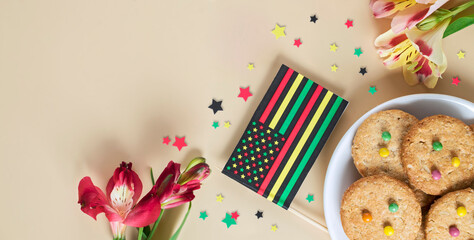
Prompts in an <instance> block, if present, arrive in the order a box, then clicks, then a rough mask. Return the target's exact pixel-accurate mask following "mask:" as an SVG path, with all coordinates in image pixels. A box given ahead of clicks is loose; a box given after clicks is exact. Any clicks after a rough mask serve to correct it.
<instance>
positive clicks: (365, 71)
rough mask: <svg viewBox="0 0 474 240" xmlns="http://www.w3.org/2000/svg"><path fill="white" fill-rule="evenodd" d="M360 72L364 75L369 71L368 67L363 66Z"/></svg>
mask: <svg viewBox="0 0 474 240" xmlns="http://www.w3.org/2000/svg"><path fill="white" fill-rule="evenodd" d="M359 73H360V74H362V76H364V75H365V74H366V73H367V68H365V67H361V68H360V71H359Z"/></svg>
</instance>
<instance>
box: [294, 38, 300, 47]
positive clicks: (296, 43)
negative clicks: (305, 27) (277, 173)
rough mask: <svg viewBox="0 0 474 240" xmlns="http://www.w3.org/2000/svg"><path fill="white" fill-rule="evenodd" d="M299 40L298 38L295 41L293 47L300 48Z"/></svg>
mask: <svg viewBox="0 0 474 240" xmlns="http://www.w3.org/2000/svg"><path fill="white" fill-rule="evenodd" d="M301 44H302V43H301V38H298V39H295V43H293V45H295V46H297V47H300V45H301Z"/></svg>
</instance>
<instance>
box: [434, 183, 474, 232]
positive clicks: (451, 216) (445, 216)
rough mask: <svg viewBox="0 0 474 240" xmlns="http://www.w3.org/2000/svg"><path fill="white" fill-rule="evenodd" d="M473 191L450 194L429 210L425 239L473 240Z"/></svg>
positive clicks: (467, 189) (468, 189) (469, 189)
mask: <svg viewBox="0 0 474 240" xmlns="http://www.w3.org/2000/svg"><path fill="white" fill-rule="evenodd" d="M473 209H474V190H473V189H472V188H466V189H463V190H458V191H454V192H450V193H448V194H446V195H444V196H443V197H441V198H440V199H438V200H437V201H436V202H435V203H434V204H433V205H432V206H431V208H430V210H429V212H428V214H427V221H426V228H425V232H426V238H427V239H452V238H456V239H463V240H471V239H474V220H473V218H472V215H473V213H474V212H473Z"/></svg>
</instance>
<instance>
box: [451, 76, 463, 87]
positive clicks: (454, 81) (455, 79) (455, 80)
mask: <svg viewBox="0 0 474 240" xmlns="http://www.w3.org/2000/svg"><path fill="white" fill-rule="evenodd" d="M460 81H461V80H459V78H458V77H455V78H453V82H452V83H451V84H453V85H456V86H457V85H458V83H459V82H460Z"/></svg>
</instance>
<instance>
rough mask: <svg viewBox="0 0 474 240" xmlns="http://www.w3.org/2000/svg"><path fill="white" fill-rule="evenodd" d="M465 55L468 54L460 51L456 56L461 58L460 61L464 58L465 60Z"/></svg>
mask: <svg viewBox="0 0 474 240" xmlns="http://www.w3.org/2000/svg"><path fill="white" fill-rule="evenodd" d="M464 54H466V53H465V52H463V51H459V52H458V54H456V55H458V58H459V59H463V58H464Z"/></svg>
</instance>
